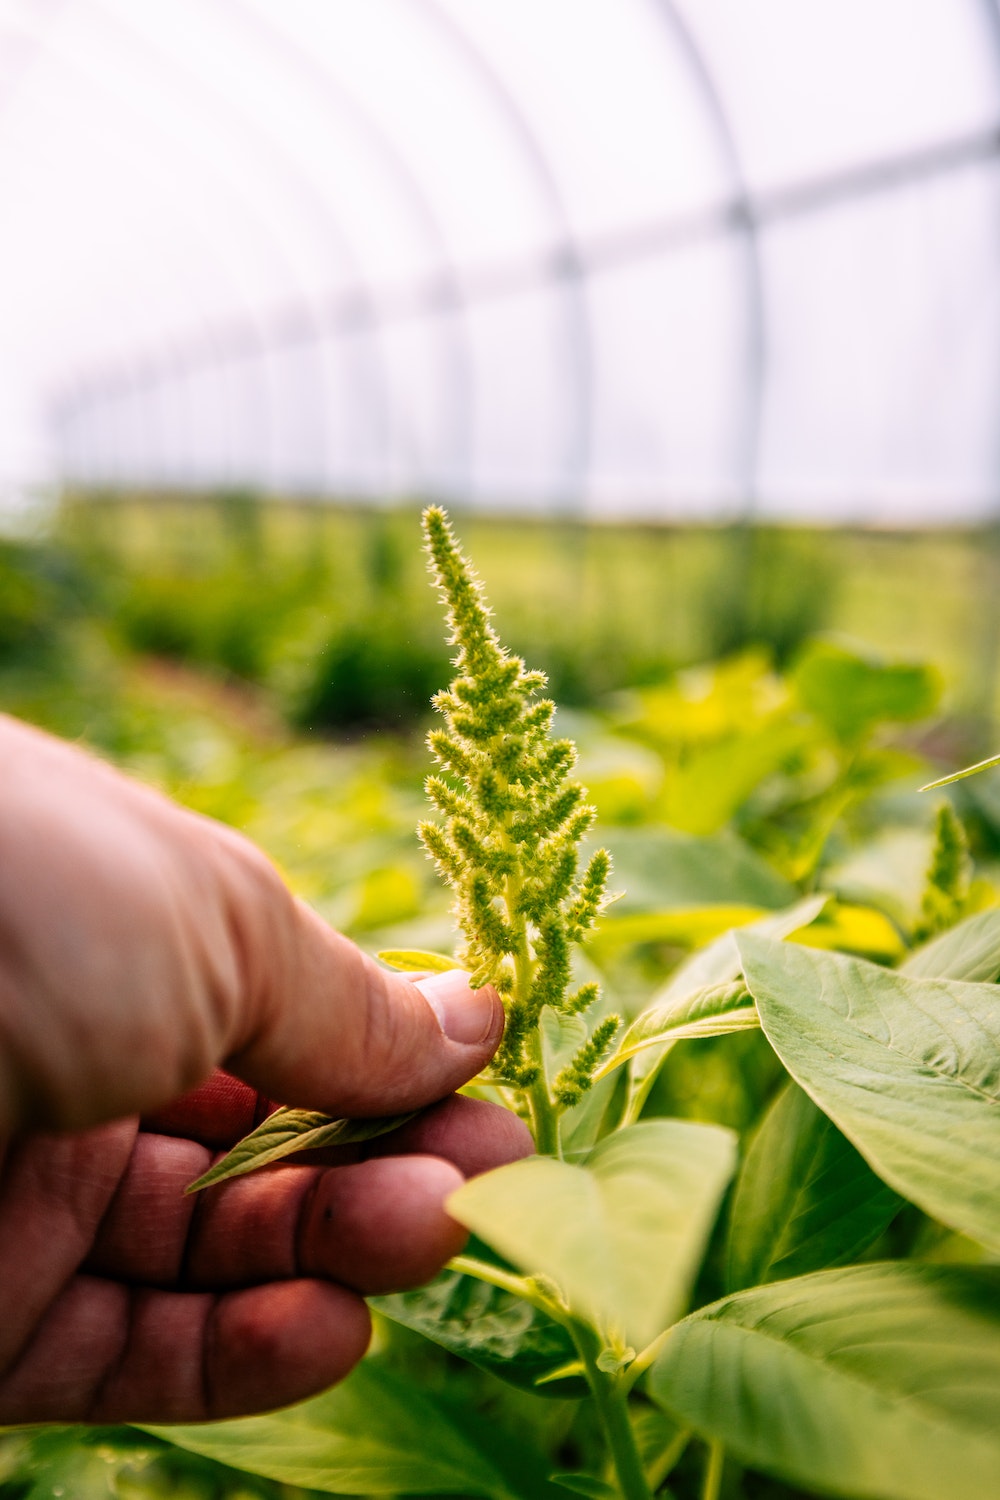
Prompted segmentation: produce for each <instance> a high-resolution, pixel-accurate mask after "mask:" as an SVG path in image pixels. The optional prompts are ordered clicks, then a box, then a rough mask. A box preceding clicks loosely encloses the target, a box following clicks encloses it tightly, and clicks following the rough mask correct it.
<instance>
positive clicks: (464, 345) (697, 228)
mask: <svg viewBox="0 0 1000 1500" xmlns="http://www.w3.org/2000/svg"><path fill="white" fill-rule="evenodd" d="M650 3H651V4H652V5H653V6H654V8H655V12H656V14H657V16H658V17H659V19H660V21H661V23H662V25H663V27H664V30H665V32H666V34H667V35H668V36H669V38H670V41H671V43H672V44H673V45H674V46H675V47H676V48H677V49H678V51H679V52H680V54H681V55H682V56H683V57H684V59H685V62H686V65H687V67H688V69H689V71H690V74H691V76H692V78H693V79H694V81H695V84H696V87H697V90H698V92H699V94H700V97H701V99H702V101H703V107H704V110H705V115H706V118H707V120H708V122H709V125H710V128H711V130H712V132H713V135H714V136H715V139H716V141H717V143H718V146H719V149H720V153H721V156H722V159H723V160H724V162H725V163H726V166H727V169H728V173H729V176H730V179H731V182H732V187H733V193H732V197H731V199H728V200H726V201H724V202H722V203H721V204H718V205H716V206H715V207H713V208H710V209H708V210H706V211H704V212H702V213H700V214H698V213H696V214H688V215H677V216H675V217H674V218H672V219H670V218H668V219H664V220H661V221H660V222H659V223H654V224H651V225H646V226H641V225H640V226H637V227H635V228H633V229H631V230H629V229H626V230H625V231H623V232H616V233H615V234H612V235H605V236H597V237H593V238H592V239H591V240H590V241H589V242H587V243H581V242H580V241H579V240H578V238H577V237H576V236H574V234H573V233H572V227H571V225H570V222H569V215H568V213H567V211H566V207H565V204H564V203H563V201H562V198H561V195H560V193H559V185H558V182H557V180H556V178H555V175H554V173H553V171H552V168H551V164H550V163H549V161H548V158H547V157H546V155H545V153H544V151H543V150H542V148H541V147H540V145H539V143H538V141H537V139H536V138H535V136H534V134H533V132H532V129H531V125H530V122H529V120H528V118H527V117H526V115H525V113H524V111H523V110H521V108H520V106H519V105H518V103H517V101H516V99H515V98H514V97H513V96H512V95H511V93H510V91H509V90H508V88H507V85H506V82H505V80H504V79H503V77H502V76H501V75H499V74H498V73H496V72H495V70H494V69H493V67H492V65H491V63H490V61H489V60H488V59H487V58H486V57H484V56H483V54H482V52H481V50H480V49H479V48H478V46H477V45H476V43H475V42H473V41H472V40H470V39H469V38H468V37H467V36H466V35H465V32H464V30H463V29H462V28H461V27H460V25H459V24H457V23H456V22H454V21H453V20H452V19H451V16H450V15H449V14H445V13H442V11H441V9H440V7H439V5H438V3H437V0H420V13H421V14H422V15H423V16H425V17H426V19H427V21H428V23H429V24H431V25H433V26H436V27H437V28H438V30H439V31H440V33H441V34H442V36H444V37H445V38H446V39H447V40H448V41H449V42H450V44H451V45H452V48H453V50H454V51H455V53H456V54H457V55H458V56H459V57H460V58H461V59H462V61H463V62H464V64H465V66H467V67H468V68H470V69H472V70H473V72H474V73H475V75H476V77H477V78H478V79H479V81H480V83H481V84H482V85H483V87H484V88H485V89H486V90H487V91H488V92H489V94H490V96H491V98H492V100H493V104H494V108H495V109H496V111H497V112H498V113H499V115H500V116H501V117H502V118H503V120H504V121H505V123H506V128H507V132H508V135H509V136H510V137H511V138H512V139H514V140H515V142H516V144H517V149H518V151H519V153H520V155H521V159H522V160H523V161H524V163H525V164H526V166H527V168H528V170H529V171H530V172H531V174H532V177H533V180H534V181H535V183H536V186H537V187H538V189H539V190H540V192H541V193H542V194H543V195H544V198H545V202H546V204H547V206H548V211H549V214H550V217H551V218H552V220H553V222H554V223H556V224H557V225H558V227H559V230H560V235H561V239H560V243H559V244H558V245H557V247H556V249H555V253H554V254H551V255H548V256H547V257H543V258H525V259H523V260H521V261H517V262H511V263H509V264H508V265H507V266H506V267H504V266H499V267H496V266H494V267H485V268H481V269H480V270H479V271H476V270H472V271H470V272H469V273H468V274H467V275H465V276H464V277H460V276H459V274H458V272H457V271H456V269H455V267H454V266H453V264H452V263H451V259H450V257H449V254H448V248H449V247H448V244H447V240H446V238H445V235H444V233H443V231H442V228H441V225H440V224H439V222H438V221H437V218H436V216H435V214H434V211H433V208H432V206H431V204H430V202H429V201H428V199H427V196H426V194H425V192H424V191H423V190H422V189H421V186H420V184H419V182H418V181H417V180H416V179H415V178H414V175H413V173H412V172H411V171H410V169H409V167H408V165H407V164H406V162H405V161H404V159H403V157H402V155H401V154H400V153H399V152H398V151H397V150H396V148H395V147H394V145H393V142H392V140H391V138H390V137H389V136H388V134H387V133H386V131H385V130H384V129H383V128H382V127H381V125H380V123H379V122H378V121H377V120H375V119H373V118H371V117H370V115H369V114H368V112H366V111H365V108H364V105H363V103H362V102H359V101H358V100H357V99H356V98H355V97H354V95H353V94H352V93H351V92H349V91H348V90H347V89H345V88H344V86H343V85H342V84H341V82H340V80H339V79H338V78H336V77H335V76H333V75H332V74H331V73H330V71H329V70H328V69H326V68H325V67H324V66H323V64H322V63H321V62H319V61H317V59H315V58H313V57H311V56H309V55H308V54H307V53H305V52H304V51H303V49H302V48H301V47H300V46H299V44H298V43H297V42H296V41H295V40H293V39H292V38H290V37H288V36H287V35H286V33H285V32H284V30H283V29H282V28H280V26H279V27H275V25H274V24H273V23H272V22H270V19H269V18H266V19H265V18H262V17H261V16H260V13H259V11H258V10H257V8H256V6H254V7H253V11H252V16H253V19H254V20H256V21H257V22H258V23H259V24H260V25H262V26H265V27H267V29H268V31H269V34H271V35H272V39H274V38H276V39H277V43H278V44H280V45H282V46H283V47H284V48H285V49H286V51H288V52H289V53H290V54H291V56H292V59H293V61H294V62H295V64H296V66H297V67H298V68H299V71H300V73H301V74H303V76H305V75H308V78H309V79H310V80H311V81H312V84H313V86H315V87H316V88H317V90H318V91H320V92H321V93H322V96H323V99H324V104H325V107H326V108H328V109H330V110H332V111H334V112H335V113H336V114H337V116H338V118H339V119H340V120H341V121H344V122H346V123H347V126H348V128H349V129H351V130H353V131H354V132H356V133H357V134H358V135H359V137H360V138H361V139H362V141H363V142H364V144H365V145H366V146H367V149H368V150H369V152H370V153H372V154H374V156H375V158H376V159H377V160H378V161H379V162H380V163H381V165H382V169H383V171H384V172H385V173H386V174H387V176H388V178H389V180H390V181H391V182H392V183H393V184H394V185H395V189H396V191H397V194H398V195H399V196H401V197H402V199H403V201H404V202H405V203H406V205H407V207H408V209H409V212H410V215H411V217H412V218H414V219H416V220H417V222H418V223H419V224H420V225H421V226H422V228H423V232H424V234H425V236H426V237H427V238H428V240H429V242H430V243H432V244H433V245H434V246H435V248H436V249H437V251H438V252H439V254H440V257H441V259H440V269H439V270H438V271H435V272H434V273H432V274H431V275H429V276H427V277H423V278H416V279H415V280H414V281H413V282H411V283H409V285H408V286H403V287H397V288H393V287H391V286H385V287H382V288H378V289H376V288H371V287H366V284H365V283H364V282H363V281H362V280H361V279H360V277H359V278H358V282H357V285H356V286H354V287H351V288H349V289H348V290H347V291H346V292H345V293H344V295H343V296H342V297H340V298H339V299H338V300H337V301H336V302H335V303H334V304H333V305H332V306H331V307H330V309H329V314H328V316H326V317H324V319H323V326H324V327H332V328H333V329H334V330H335V331H347V330H349V329H356V328H357V327H359V326H362V325H366V324H369V325H372V326H373V328H374V327H375V326H381V325H382V324H383V323H385V322H387V321H390V320H392V319H394V318H398V317H400V316H410V315H412V314H413V313H414V312H421V311H422V312H427V311H430V310H432V309H434V308H441V309H445V310H448V311H453V312H456V313H457V314H458V315H459V316H458V317H457V318H456V320H455V323H454V324H453V325H452V327H453V333H454V337H453V338H452V340H451V341H450V346H449V361H448V375H449V380H448V387H449V394H450V397H451V404H450V406H449V408H448V410H449V411H450V412H451V413H453V424H454V428H453V441H454V443H455V448H456V451H457V452H458V453H459V457H460V464H459V470H458V471H459V472H460V473H461V472H464V473H469V472H470V457H469V445H470V440H471V439H470V434H471V431H472V410H473V407H472V402H473V399H474V398H473V394H472V391H471V380H472V376H473V361H472V355H471V347H470V341H469V333H468V328H467V326H466V325H465V323H464V319H463V318H462V317H461V315H462V314H463V313H464V312H465V310H466V309H467V307H468V305H469V304H470V303H471V302H473V301H476V300H480V299H483V298H486V297H494V296H502V295H506V294H507V293H508V292H510V291H511V290H513V289H516V288H518V287H523V286H528V285H531V286H538V285H541V284H544V283H546V282H548V283H560V284H563V285H565V286H567V287H568V288H569V289H570V298H569V299H568V302H567V306H568V309H569V310H570V311H571V321H570V323H569V325H568V329H569V332H570V335H571V338H570V340H569V341H568V342H567V346H566V347H567V358H568V359H569V360H570V362H571V363H572V365H573V368H574V371H575V372H576V373H577V375H578V377H579V384H578V385H577V386H575V387H574V404H575V414H576V415H575V427H574V433H575V437H574V447H575V452H574V453H571V454H568V455H567V462H566V471H565V472H566V476H567V479H566V482H567V486H568V487H569V483H570V476H571V475H573V474H574V473H575V474H576V475H577V476H578V483H579V485H581V486H582V484H583V483H584V482H585V478H586V473H587V470H588V467H589V448H588V444H589V435H590V434H589V429H590V425H591V415H592V413H591V402H592V384H591V382H592V373H593V372H592V346H591V332H590V325H589V303H588V297H587V279H588V277H589V275H590V273H591V272H592V271H593V270H594V269H595V268H597V267H600V266H603V265H608V264H613V263H616V262H627V261H628V260H630V259H634V258H636V257H637V256H639V255H646V254H650V253H654V254H662V253H663V252H664V251H665V250H667V249H668V248H669V247H670V246H672V245H674V244H677V243H690V242H691V241H692V240H694V239H698V238H702V237H705V236H715V235H718V234H720V233H725V232H731V231H733V230H736V231H737V232H738V234H739V235H740V237H741V241H742V244H743V246H744V266H745V278H746V306H747V329H746V348H745V356H744V357H745V361H746V369H747V378H746V381H745V385H746V390H747V401H746V408H745V411H744V416H743V423H742V439H741V456H740V470H741V473H742V482H743V484H744V487H745V494H746V502H747V504H746V512H745V514H746V516H747V517H749V516H750V515H752V513H753V509H754V505H755V502H756V500H757V497H758V488H759V462H760V443H761V435H762V424H763V412H764V401H765V399H766V387H767V336H766V335H767V327H766V323H767V305H766V298H765V289H764V280H763V273H762V265H761V252H760V231H761V227H762V225H765V224H767V223H770V222H773V221H777V220H779V219H784V218H787V217H790V216H793V215H798V214H803V213H809V212H811V211H814V210H816V209H819V208H823V207H826V206H827V205H829V204H830V203H834V202H839V201H844V200H847V199H852V198H856V197H858V196H859V195H861V194H864V193H870V192H879V191H884V190H886V189H889V188H891V187H892V186H894V185H895V184H897V183H900V182H903V181H910V180H914V179H918V178H921V177H925V176H930V175H934V174H936V173H939V172H942V171H947V170H950V169H951V168H953V167H955V166H957V165H959V164H962V163H964V162H967V161H973V160H985V159H994V158H995V157H996V156H997V155H998V154H1000V133H998V132H996V131H988V132H982V131H981V132H978V133H977V134H975V135H970V136H969V137H967V138H965V139H962V140H956V141H951V142H945V143H943V144H941V145H938V146H935V147H931V148H922V149H919V150H916V151H910V152H907V153H903V154H901V155H899V156H898V157H895V158H891V159H886V160H883V161H876V162H872V163H868V164H867V165H865V166H861V167H856V168H851V169H849V170H845V171H841V172H834V173H830V174H828V175H827V176H825V177H816V178H812V179H810V180H808V181H805V182H802V183H799V184H792V185H791V186H789V187H786V188H782V189H777V190H773V191H770V192H766V193H760V194H758V195H757V196H756V198H755V197H754V196H753V195H752V194H751V193H750V192H749V191H748V188H747V185H746V182H745V178H744V173H743V167H742V162H741V160H740V155H739V151H738V148H737V143H736V140H735V136H734V131H733V128H732V125H731V122H730V120H729V117H728V115H727V112H726V109H725V106H724V103H723V100H722V98H721V96H720V92H719V88H718V86H717V83H716V81H715V79H714V77H713V75H712V72H711V69H710V68H709V66H708V64H707V62H706V59H705V56H704V53H703V49H702V48H701V46H700V44H699V43H698V41H697V38H696V36H695V35H694V33H693V31H692V28H691V25H690V23H689V21H688V20H687V19H686V18H685V16H684V15H683V14H682V12H681V9H680V8H679V5H678V4H677V3H675V0H650ZM976 3H981V4H985V9H986V14H987V17H988V19H989V23H990V25H991V26H992V27H993V28H994V35H995V37H996V46H997V52H998V57H1000V0H976ZM240 11H241V15H242V17H243V18H244V19H246V17H247V11H246V10H245V9H244V8H243V7H240ZM67 61H69V60H68V59H67ZM334 90H335V91H336V92H332V91H334ZM269 149H271V150H272V151H274V150H276V149H279V148H276V147H275V146H274V144H273V142H271V143H270V145H269ZM306 180H307V182H309V181H310V179H306ZM226 186H227V187H228V185H226ZM238 207H239V208H240V210H241V211H246V205H245V204H243V203H242V202H241V201H240V202H238ZM331 222H332V221H331ZM337 222H338V224H339V221H337ZM341 233H342V234H343V233H344V231H343V230H342V229H341ZM345 258H346V257H345ZM573 299H575V300H573ZM314 311H315V310H314V308H312V307H310V306H309V305H308V304H306V303H305V302H303V303H301V304H299V303H295V302H290V303H288V304H287V305H286V306H284V307H283V308H279V309H277V310H276V311H275V312H274V313H273V314H272V315H271V316H270V317H269V318H268V320H267V328H266V329H261V328H260V326H259V321H258V320H255V319H254V318H253V317H248V318H247V320H246V322H245V323H244V322H243V321H242V320H240V321H239V322H236V321H235V320H234V322H233V323H232V324H227V325H226V327H224V328H220V327H219V325H215V326H214V328H210V329H209V337H210V338H211V339H212V341H213V346H212V348H211V350H207V349H206V348H205V347H204V344H203V343H199V344H198V345H197V346H196V347H195V348H194V349H191V348H189V349H188V350H187V352H186V353H185V351H184V350H183V349H180V350H178V351H176V352H175V353H173V354H172V355H171V358H170V359H169V361H167V362H166V365H167V369H163V368H162V365H161V364H160V362H157V361H153V362H151V363H150V364H148V365H147V366H146V367H145V370H146V373H145V374H144V373H143V367H142V365H141V364H139V365H131V366H130V372H129V373H126V372H124V371H122V369H121V368H120V367H119V368H118V369H117V370H116V371H114V372H111V373H110V374H109V377H108V380H107V382H106V385H107V389H108V390H109V391H110V390H111V389H112V388H113V387H121V386H122V385H128V384H130V383H132V381H134V380H135V379H136V378H137V377H138V378H160V376H159V375H156V374H154V373H152V372H153V369H154V367H155V368H156V369H161V370H162V373H169V374H172V373H179V372H182V371H183V369H184V368H185V364H186V362H187V361H192V362H197V363H205V362H208V363H216V364H219V365H224V363H225V359H226V354H225V349H226V347H227V345H230V344H231V345H232V346H233V347H235V346H237V345H239V344H240V343H241V341H242V342H243V343H244V344H245V341H246V340H247V339H248V337H249V338H251V339H252V340H253V341H255V342H254V347H255V350H257V351H260V349H261V344H262V343H263V344H264V345H266V346H267V347H275V346H276V345H278V344H281V343H286V342H290V341H298V340H304V341H309V340H311V339H313V338H315V337H316V325H315V322H314ZM574 339H575V340H576V341H577V343H576V344H573V343H572V341H573V340H574ZM581 347H582V348H583V350H584V353H585V360H583V361H580V363H579V364H578V363H577V360H576V358H575V357H574V354H573V348H577V349H579V348H581ZM220 356H221V357H220ZM389 389H390V387H389V384H388V378H387V377H386V384H385V390H386V393H387V394H386V401H387V403H388V402H389V400H390V397H389V395H388V392H389ZM78 400H79V397H77V401H78ZM465 402H468V403H469V404H465V405H464V404H463V403H465ZM74 404H77V403H76V402H74Z"/></svg>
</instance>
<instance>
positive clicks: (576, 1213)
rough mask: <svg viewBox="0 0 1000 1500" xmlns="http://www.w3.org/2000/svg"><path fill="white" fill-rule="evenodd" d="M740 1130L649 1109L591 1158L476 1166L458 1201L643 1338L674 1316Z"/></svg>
mask: <svg viewBox="0 0 1000 1500" xmlns="http://www.w3.org/2000/svg"><path fill="white" fill-rule="evenodd" d="M734 1153H735V1143H734V1137H733V1135H732V1133H731V1132H730V1131H728V1130H723V1129H721V1128H720V1127H719V1126H714V1125H697V1124H693V1123H691V1122H689V1121H686V1120H651V1121H647V1122H643V1123H642V1124H640V1125H632V1126H630V1127H629V1128H628V1129H626V1130H621V1131H618V1132H617V1133H616V1134H614V1135H612V1136H609V1137H607V1139H605V1140H604V1141H602V1142H601V1143H600V1144H599V1145H598V1146H597V1147H595V1149H594V1150H593V1151H592V1152H591V1153H590V1154H589V1156H588V1157H587V1158H586V1160H585V1162H584V1164H583V1165H581V1166H575V1165H572V1164H570V1163H569V1162H565V1161H554V1160H553V1159H552V1158H550V1157H530V1158H528V1159H527V1160H525V1161H518V1162H513V1163H512V1164H511V1165H510V1166H506V1167H500V1168H498V1169H497V1170H496V1171H494V1172H487V1173H486V1174H485V1175H484V1176H482V1177H476V1178H473V1179H472V1181H470V1182H467V1183H466V1184H465V1185H464V1186H463V1187H460V1188H459V1189H458V1191H457V1192H455V1193H453V1194H452V1195H451V1197H450V1198H449V1199H448V1211H449V1213H451V1214H452V1215H453V1216H454V1217H455V1218H456V1219H458V1221H459V1223H461V1224H465V1225H467V1226H468V1228H470V1229H473V1230H474V1231H475V1232H476V1234H478V1235H479V1236H480V1238H481V1239H483V1240H485V1241H486V1243H487V1244H488V1245H490V1246H492V1248H493V1249H494V1250H496V1251H498V1252H499V1254H501V1255H503V1256H505V1257H506V1258H507V1259H508V1260H510V1261H512V1262H513V1264H514V1265H516V1266H517V1267H518V1268H519V1269H520V1270H521V1271H522V1272H524V1273H525V1274H526V1275H531V1276H537V1275H541V1276H545V1277H548V1278H550V1279H551V1280H552V1281H554V1282H555V1283H556V1285H557V1286H558V1287H559V1289H560V1291H561V1292H562V1294H563V1296H564V1297H565V1299H566V1301H567V1303H568V1305H569V1307H570V1308H571V1309H572V1311H573V1312H575V1313H576V1314H577V1315H578V1316H579V1317H581V1318H584V1319H586V1320H587V1321H588V1322H590V1323H593V1324H594V1325H595V1326H597V1327H600V1328H602V1329H605V1330H609V1331H613V1332H615V1333H616V1334H620V1335H621V1336H622V1337H623V1338H624V1339H625V1340H627V1342H628V1343H630V1344H633V1345H634V1346H635V1348H637V1349H641V1348H642V1347H643V1346H644V1345H645V1344H647V1343H649V1341H650V1340H651V1339H652V1338H653V1337H654V1336H655V1335H656V1334H657V1333H659V1332H660V1330H661V1329H662V1328H664V1327H666V1325H667V1324H668V1323H669V1322H670V1321H671V1319H672V1318H674V1317H676V1316H677V1315H678V1313H679V1312H680V1311H681V1309H682V1308H683V1305H684V1302H685V1300H686V1298H687V1295H688V1292H689V1290H690V1286H691V1281H692V1278H693V1277H694V1274H695V1271H696V1269H697V1266H698V1262H699V1259H700V1256H701V1253H702V1250H703V1248H704V1244H705V1240H706V1238H707V1236H708V1233H709V1230H710V1229H711V1227H712V1223H713V1221H714V1219H715V1215H716V1212H717V1210H718V1206H719V1199H720V1198H721V1196H722V1192H723V1190H724V1188H725V1186H726V1183H727V1182H728V1181H729V1178H730V1176H731V1175H732V1171H733V1165H734Z"/></svg>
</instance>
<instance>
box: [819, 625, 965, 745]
mask: <svg viewBox="0 0 1000 1500" xmlns="http://www.w3.org/2000/svg"><path fill="white" fill-rule="evenodd" d="M792 681H793V683H794V685H795V688H796V690H797V692H798V696H799V699H800V701H801V703H802V704H803V706H804V707H805V708H807V709H808V710H809V711H810V713H813V714H815V715H816V717H817V719H819V720H820V722H821V723H823V724H824V725H825V726H826V727H827V728H828V729H829V730H830V731H831V732H832V733H833V734H834V735H835V736H836V737H837V739H839V740H843V741H845V742H847V743H851V742H856V741H858V740H861V739H863V738H864V737H865V735H867V734H868V732H869V731H870V730H871V729H873V728H874V727H875V725H876V724H879V723H882V722H883V721H885V720H895V721H899V720H909V719H920V718H923V717H924V716H925V715H927V714H929V713H932V712H933V711H934V708H935V706H936V704H937V701H938V698H939V697H940V694H941V681H940V676H939V674H938V673H937V672H936V671H935V670H934V669H933V668H932V667H925V666H920V665H917V664H914V663H909V662H888V661H885V660H883V659H881V658H880V657H878V656H875V655H874V654H862V653H860V652H858V651H854V650H851V649H850V648H849V647H847V646H844V645H841V644H839V643H838V642H836V641H813V642H811V643H810V645H808V646H807V647H806V649H805V651H804V652H803V653H802V655H801V656H800V657H799V660H798V662H797V663H796V666H795V670H794V672H793V673H792Z"/></svg>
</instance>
